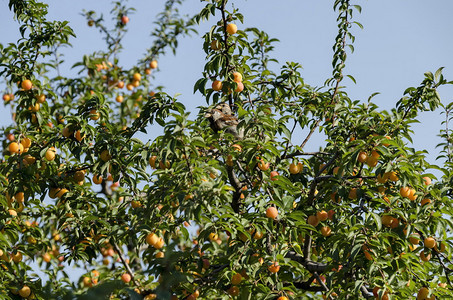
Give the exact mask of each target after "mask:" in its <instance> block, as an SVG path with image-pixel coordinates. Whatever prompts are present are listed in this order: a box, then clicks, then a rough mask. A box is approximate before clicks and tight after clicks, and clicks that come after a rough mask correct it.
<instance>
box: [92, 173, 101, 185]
mask: <svg viewBox="0 0 453 300" xmlns="http://www.w3.org/2000/svg"><path fill="white" fill-rule="evenodd" d="M93 183H94V184H101V183H102V176H101V175H94V176H93Z"/></svg>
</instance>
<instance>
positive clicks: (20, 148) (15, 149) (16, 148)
mask: <svg viewBox="0 0 453 300" xmlns="http://www.w3.org/2000/svg"><path fill="white" fill-rule="evenodd" d="M8 150H9V153H11V154H14V153H22V152H24V145H22V144H20V143H16V142H12V143H11V144H9V145H8Z"/></svg>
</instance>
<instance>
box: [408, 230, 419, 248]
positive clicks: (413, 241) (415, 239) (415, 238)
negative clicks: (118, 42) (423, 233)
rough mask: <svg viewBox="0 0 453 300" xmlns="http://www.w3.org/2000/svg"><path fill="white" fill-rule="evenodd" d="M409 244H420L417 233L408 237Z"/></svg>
mask: <svg viewBox="0 0 453 300" xmlns="http://www.w3.org/2000/svg"><path fill="white" fill-rule="evenodd" d="M409 242H411V244H413V245H418V243H420V235H419V234H418V233H413V234H411V235H410V236H409Z"/></svg>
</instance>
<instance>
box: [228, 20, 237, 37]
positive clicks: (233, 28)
mask: <svg viewBox="0 0 453 300" xmlns="http://www.w3.org/2000/svg"><path fill="white" fill-rule="evenodd" d="M226 31H227V32H228V34H231V35H233V34H235V33H236V32H237V31H238V27H237V26H236V24H233V23H230V24H228V25H227V28H226Z"/></svg>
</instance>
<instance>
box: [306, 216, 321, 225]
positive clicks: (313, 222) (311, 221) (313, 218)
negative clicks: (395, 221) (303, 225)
mask: <svg viewBox="0 0 453 300" xmlns="http://www.w3.org/2000/svg"><path fill="white" fill-rule="evenodd" d="M307 223H308V224H310V225H311V226H313V227H316V226H318V224H319V220H318V217H316V216H309V217H308V219H307Z"/></svg>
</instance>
